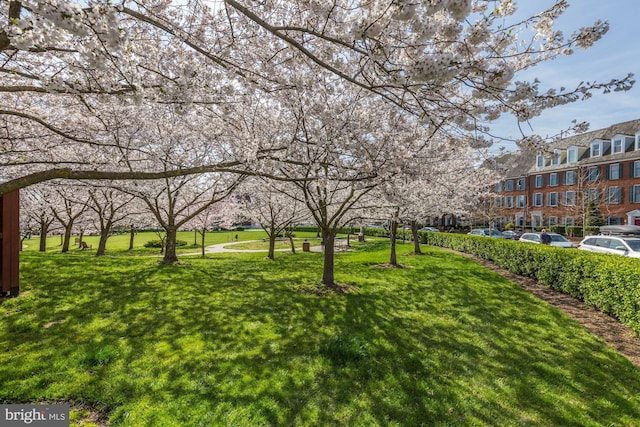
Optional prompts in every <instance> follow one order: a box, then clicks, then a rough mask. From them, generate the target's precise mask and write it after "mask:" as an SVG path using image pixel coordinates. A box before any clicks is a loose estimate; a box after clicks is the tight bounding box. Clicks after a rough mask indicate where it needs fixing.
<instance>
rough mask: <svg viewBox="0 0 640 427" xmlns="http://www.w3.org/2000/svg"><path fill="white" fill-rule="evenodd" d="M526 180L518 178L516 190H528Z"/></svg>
mask: <svg viewBox="0 0 640 427" xmlns="http://www.w3.org/2000/svg"><path fill="white" fill-rule="evenodd" d="M526 182H527V181H526V179H524V178H518V180H517V181H516V190H525V189H526Z"/></svg>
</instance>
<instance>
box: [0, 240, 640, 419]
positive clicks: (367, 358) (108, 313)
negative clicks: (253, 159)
mask: <svg viewBox="0 0 640 427" xmlns="http://www.w3.org/2000/svg"><path fill="white" fill-rule="evenodd" d="M426 252H427V256H424V257H412V258H406V259H403V261H402V262H403V263H408V264H411V265H413V266H414V268H412V269H406V270H373V271H372V269H370V268H369V267H368V265H370V264H375V263H379V262H381V261H384V258H385V257H386V256H387V254H386V253H385V250H384V245H383V244H381V243H375V244H373V245H371V246H369V247H368V248H362V249H360V248H358V249H356V250H354V252H353V253H351V254H340V256H338V257H337V259H336V262H337V270H336V271H337V273H338V276H339V280H344V281H346V282H349V283H354V284H356V283H357V284H358V286H359V287H360V288H361V291H360V292H359V293H357V294H348V295H342V296H341V295H332V296H325V297H316V296H308V295H303V294H300V293H299V292H296V291H295V287H296V286H297V285H299V284H300V283H304V282H305V281H306V282H315V281H317V280H318V278H319V274H320V272H321V271H320V255H319V254H302V255H296V256H287V255H281V256H279V257H278V259H277V261H276V262H272V261H268V260H264V259H263V257H262V256H261V255H250V254H242V255H236V254H234V255H233V256H216V257H210V258H207V259H204V260H201V259H196V258H190V259H189V263H190V264H189V265H181V266H162V265H158V264H157V262H155V261H154V260H141V259H133V258H129V257H114V258H104V259H102V258H101V259H100V260H96V259H94V258H89V257H80V256H72V257H65V256H60V255H44V256H43V255H29V256H26V257H25V263H24V265H23V271H22V274H23V283H24V284H25V295H24V296H23V297H20V298H17V299H14V300H10V301H5V302H4V303H3V305H2V306H0V308H1V310H2V317H1V322H2V323H1V325H2V331H1V332H0V351H2V353H3V354H5V355H6V357H5V363H3V364H1V365H0V390H1V391H0V400H2V401H11V402H17V401H28V400H38V399H56V398H70V399H75V400H82V401H86V402H91V403H93V404H96V405H98V406H99V407H101V408H104V409H106V410H108V411H110V412H111V420H110V421H111V422H112V423H113V424H115V425H211V424H225V425H259V424H263V425H296V424H304V425H309V424H311V425H327V424H340V425H344V424H359V425H381V424H384V425H387V424H390V423H398V424H400V425H420V424H421V423H427V424H436V425H437V424H441V425H446V424H456V423H458V424H462V425H468V424H481V425H482V424H483V425H496V424H531V425H572V424H573V425H588V424H603V423H607V422H608V421H616V420H617V422H621V423H623V424H629V421H631V420H638V419H640V412H639V409H638V408H639V407H640V405H639V403H638V401H637V398H631V396H638V395H640V393H639V391H640V380H639V378H640V375H639V373H638V370H637V369H635V368H634V367H633V366H632V365H631V364H630V363H629V362H627V361H626V359H624V358H623V357H621V356H620V355H618V354H616V353H614V352H613V351H612V350H610V349H609V348H607V347H606V346H605V345H604V344H602V343H601V342H599V341H597V340H595V339H594V338H593V337H591V336H590V335H588V334H587V333H586V332H585V331H584V330H583V329H582V328H580V327H579V326H578V325H576V324H575V323H573V322H572V321H570V320H569V319H567V318H566V317H564V316H563V315H562V314H561V313H559V312H558V311H556V310H555V309H553V308H552V307H550V306H548V305H546V304H543V303H540V302H539V301H537V300H535V299H534V298H533V297H531V296H530V295H528V294H527V293H525V292H524V291H522V290H521V289H520V288H518V287H517V286H514V285H513V284H511V283H509V282H507V281H506V280H504V279H502V278H501V277H500V276H497V275H496V274H494V273H493V272H490V271H488V270H485V269H483V268H481V267H479V266H478V265H477V264H475V263H473V262H472V261H469V260H467V259H465V258H462V257H457V256H453V255H451V254H449V253H443V252H439V251H435V250H434V251H426ZM50 322H57V323H54V324H52V325H51V326H50V327H48V328H45V327H44V325H45V324H48V323H50ZM339 342H343V343H345V342H346V343H347V344H345V346H346V347H345V348H346V349H341V346H342V345H343V344H336V343H339ZM331 343H333V344H331ZM352 345H353V349H349V347H350V346H352ZM332 346H333V347H332ZM327 348H329V349H330V351H327ZM331 349H333V350H331ZM336 349H337V350H336ZM332 351H334V353H335V354H340V352H341V351H345V352H346V353H345V354H347V355H348V354H351V352H355V353H357V354H359V355H358V356H357V357H350V356H348V357H344V360H340V357H339V356H335V354H332ZM621 378H624V381H619V379H621Z"/></svg>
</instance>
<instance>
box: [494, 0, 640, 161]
mask: <svg viewBox="0 0 640 427" xmlns="http://www.w3.org/2000/svg"><path fill="white" fill-rule="evenodd" d="M568 1H569V4H570V7H569V9H568V10H567V11H566V12H565V14H564V15H563V16H562V17H560V18H559V19H558V20H557V21H556V23H557V25H556V28H558V29H560V30H562V31H563V32H564V33H565V35H568V34H571V33H572V32H573V31H575V30H577V29H579V28H580V27H585V26H588V25H591V24H592V23H594V22H595V21H596V20H598V19H600V20H603V21H608V22H609V26H610V28H609V32H608V33H607V34H605V36H604V37H603V38H602V39H600V40H599V41H598V42H597V43H596V44H595V45H593V46H592V47H591V48H589V49H586V50H576V51H575V53H574V54H573V55H571V56H568V57H562V58H558V59H556V60H554V61H549V62H546V63H542V64H540V65H538V66H536V67H535V68H532V69H530V70H527V71H526V72H525V73H523V74H521V75H517V78H516V80H518V79H522V80H524V79H526V80H532V79H533V77H538V79H539V80H541V82H542V83H543V85H542V87H544V88H548V87H560V86H564V87H566V88H567V89H568V88H574V87H575V86H577V85H578V84H579V83H580V82H582V81H589V82H593V81H598V82H608V81H610V80H611V79H612V78H623V77H624V76H626V75H627V74H628V73H634V74H635V78H636V79H638V83H637V84H636V85H635V86H634V87H633V88H632V89H631V90H630V91H627V92H611V93H609V94H604V95H603V94H601V93H597V94H596V95H594V96H593V97H592V98H591V99H589V100H586V101H578V102H575V103H572V104H568V105H565V106H561V107H557V108H553V109H551V110H547V111H545V112H543V113H542V114H541V115H540V116H538V117H536V118H534V119H532V120H531V121H530V123H531V127H530V126H529V125H528V124H527V123H523V124H522V126H523V130H524V131H525V133H527V134H531V133H536V134H538V135H541V136H543V137H545V136H553V135H557V134H558V133H559V132H560V131H561V130H563V129H566V128H568V127H569V126H570V125H571V121H572V120H574V119H575V120H577V121H578V122H582V121H586V122H588V123H589V124H590V127H589V130H597V129H602V128H606V127H608V126H610V125H612V124H615V123H621V122H625V121H629V120H634V119H640V29H639V28H638V24H637V22H638V16H640V1H638V0H608V1H603V0H568ZM553 3H554V1H553V0H519V1H518V13H519V14H520V13H521V14H523V15H525V14H526V15H527V16H532V15H533V14H535V13H537V12H539V11H541V10H543V9H545V8H546V7H548V6H550V5H552V4H553ZM492 129H493V132H494V133H498V134H499V135H501V136H506V137H511V138H516V139H517V138H518V136H519V135H520V132H519V130H518V127H517V122H516V120H515V119H514V118H512V117H508V118H503V119H500V120H499V121H498V122H496V123H495V125H494V126H492ZM497 146H504V148H505V149H506V150H507V151H513V150H516V149H517V147H516V146H515V144H505V143H500V144H497Z"/></svg>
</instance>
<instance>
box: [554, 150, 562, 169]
mask: <svg viewBox="0 0 640 427" xmlns="http://www.w3.org/2000/svg"><path fill="white" fill-rule="evenodd" d="M561 158H562V153H561V152H560V150H553V157H552V158H551V164H552V165H559V164H560V159H561Z"/></svg>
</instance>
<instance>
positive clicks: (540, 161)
mask: <svg viewBox="0 0 640 427" xmlns="http://www.w3.org/2000/svg"><path fill="white" fill-rule="evenodd" d="M639 137H640V136H639ZM536 166H537V167H539V168H542V167H544V156H543V155H542V154H538V156H537V157H536Z"/></svg>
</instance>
